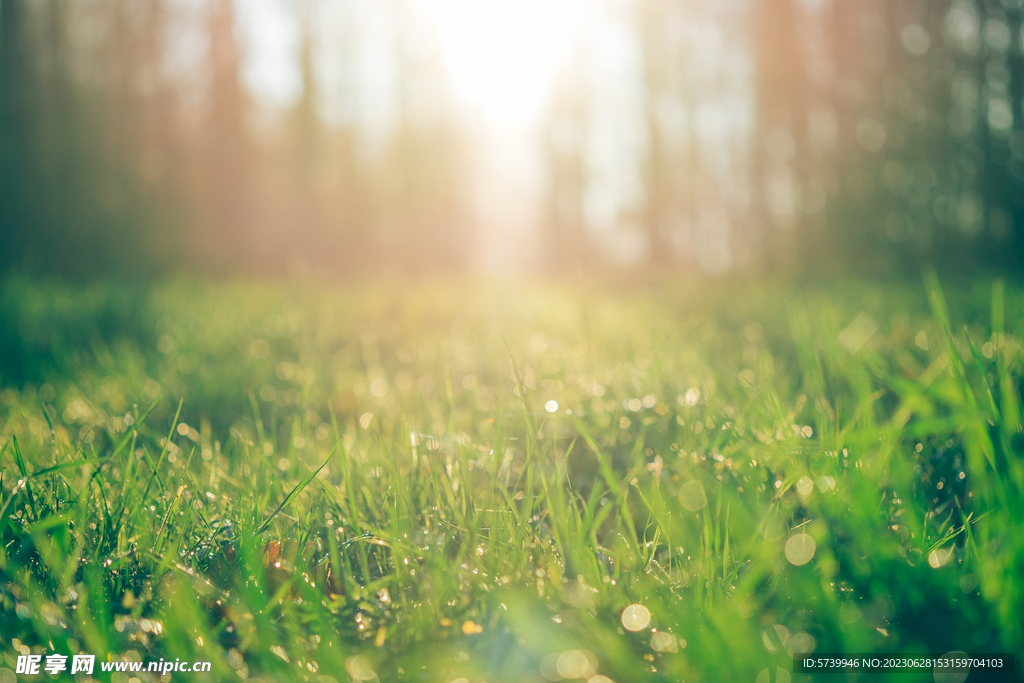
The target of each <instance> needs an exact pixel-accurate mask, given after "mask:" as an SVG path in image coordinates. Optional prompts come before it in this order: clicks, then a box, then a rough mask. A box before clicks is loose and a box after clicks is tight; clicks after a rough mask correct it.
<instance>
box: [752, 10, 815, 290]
mask: <svg viewBox="0 0 1024 683" xmlns="http://www.w3.org/2000/svg"><path fill="white" fill-rule="evenodd" d="M756 36H757V37H756V42H755V50H756V60H757V86H756V87H757V100H756V101H757V122H756V128H755V135H754V140H753V149H752V150H751V151H752V154H753V158H754V165H753V175H754V178H753V188H754V196H753V201H754V203H755V215H757V216H758V222H759V224H760V225H761V226H762V227H761V233H762V239H761V240H760V243H761V249H760V251H761V253H762V257H763V259H764V262H765V266H766V267H767V268H768V270H779V269H786V268H791V267H793V266H794V265H796V264H797V263H798V253H797V247H798V244H799V239H800V237H799V231H800V228H801V216H800V206H799V197H800V190H801V184H802V183H801V181H802V171H803V170H804V168H805V159H804V157H805V151H804V149H803V148H804V141H805V139H806V132H805V126H806V122H807V115H808V90H809V82H808V76H807V68H806V64H805V62H804V56H803V54H802V52H801V49H800V40H799V36H798V34H797V22H796V10H795V8H794V6H793V2H792V0H763V2H761V3H760V13H759V15H758V30H757V33H756Z"/></svg>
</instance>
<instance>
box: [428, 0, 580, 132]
mask: <svg viewBox="0 0 1024 683" xmlns="http://www.w3.org/2000/svg"><path fill="white" fill-rule="evenodd" d="M426 9H427V11H429V12H431V13H432V14H433V15H434V16H435V18H436V21H437V26H438V31H439V34H440V38H441V52H442V59H443V60H444V64H445V67H446V69H447V71H448V77H449V79H450V84H451V87H452V91H453V93H454V95H455V97H456V98H458V99H459V100H460V101H461V102H463V103H464V104H465V105H467V106H468V107H469V108H470V110H471V111H472V112H473V113H474V114H477V115H481V116H482V117H484V118H485V119H487V120H488V121H489V122H490V123H493V124H497V125H500V126H511V127H516V126H520V125H524V124H528V123H529V122H531V120H533V119H535V118H537V117H539V116H540V114H541V113H542V109H543V106H544V104H545V99H546V97H547V95H548V90H549V88H550V87H551V83H552V80H553V79H554V76H555V74H556V72H557V71H558V69H559V67H561V66H562V64H563V62H564V61H565V59H566V57H567V55H568V53H569V51H570V49H571V47H572V43H573V40H574V37H575V32H576V28H577V26H578V25H579V23H580V21H581V19H582V15H583V2H582V0H519V1H518V2H510V1H509V0H441V1H440V2H431V3H426Z"/></svg>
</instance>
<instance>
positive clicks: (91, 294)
mask: <svg viewBox="0 0 1024 683" xmlns="http://www.w3.org/2000/svg"><path fill="white" fill-rule="evenodd" d="M947 289H948V291H947V294H948V300H947V298H946V297H944V296H943V294H942V291H941V289H940V287H939V283H938V282H937V280H935V279H934V278H931V277H929V278H926V283H925V285H921V284H914V283H911V284H899V283H893V284H889V285H886V286H881V285H877V284H867V283H857V282H846V283H836V284H832V285H830V286H827V287H818V288H814V287H804V288H797V287H795V286H792V285H783V284H775V285H769V286H754V285H752V284H751V285H744V284H735V283H733V284H720V285H715V286H712V285H708V284H704V285H699V286H698V285H692V284H686V283H663V284H662V286H661V287H659V288H657V289H644V288H631V289H630V288H626V289H621V288H620V289H618V290H616V289H615V288H613V287H611V286H594V285H591V286H586V287H585V286H577V287H573V286H570V285H564V284H559V285H555V284H550V285H541V284H534V285H517V286H502V285H498V284H486V283H475V284H473V285H472V286H466V284H465V283H461V284H460V283H449V284H431V285H422V286H416V287H408V286H406V287H401V286H397V285H396V286H385V285H377V286H374V287H356V286H349V287H346V288H342V287H335V286H330V287H327V286H316V285H313V284H309V285H305V286H298V285H296V286H291V287H288V286H283V285H282V286H275V285H254V284H246V285H242V284H236V285H231V284H221V285H202V286H201V285H197V284H189V283H177V284H168V285H164V286H160V287H156V288H153V289H150V290H146V291H137V292H136V293H132V292H130V291H128V290H126V289H122V288H117V287H113V286H100V285H95V286H91V287H83V288H67V287H62V286H58V285H53V284H45V283H38V282H30V281H24V280H9V281H8V282H7V283H6V284H5V285H4V286H3V288H2V290H0V320H2V321H3V323H4V324H3V330H2V331H0V352H2V353H0V383H2V395H0V397H2V402H0V452H2V454H0V458H2V460H0V467H2V481H0V489H2V493H0V495H2V498H0V539H2V544H0V610H2V614H0V635H2V648H0V681H4V682H5V683H6V682H7V681H11V680H14V679H12V678H11V676H13V675H14V674H13V670H14V664H15V662H14V660H15V656H16V655H17V654H18V653H19V652H25V653H27V652H29V651H31V652H34V653H43V654H48V653H50V652H57V653H63V654H72V653H75V652H79V651H81V652H85V653H93V654H97V655H98V658H99V659H106V658H107V657H108V656H109V657H110V658H112V659H121V658H126V659H134V660H139V659H142V660H155V659H160V658H164V659H175V658H181V659H184V660H208V661H210V662H212V672H211V673H209V674H173V675H172V676H173V677H174V678H191V679H195V680H225V681H229V680H250V681H258V680H259V681H290V680H301V681H322V682H323V683H331V682H335V681H348V680H355V681H370V680H375V679H379V680H381V681H401V680H408V681H441V682H452V681H456V680H458V679H466V680H467V681H470V682H477V681H544V680H558V679H559V678H563V677H564V678H566V679H580V680H587V679H589V680H590V681H591V682H592V683H607V682H606V680H605V679H603V678H600V676H605V677H607V678H608V679H611V680H612V681H616V682H617V683H626V682H627V681H661V680H673V681H678V680H686V681H697V680H705V681H750V682H753V681H755V680H756V681H758V682H759V683H760V682H761V681H776V680H778V681H785V680H790V679H789V678H787V675H788V674H787V672H788V671H791V670H792V653H794V652H796V653H799V652H806V651H814V652H818V653H826V652H848V653H854V652H867V651H884V652H892V653H901V652H902V653H917V652H928V653H932V654H942V653H945V652H949V651H954V650H959V651H967V652H986V651H1005V652H1014V653H1017V654H1018V655H1019V654H1021V652H1022V651H1024V650H1022V647H1021V646H1022V642H1024V633H1022V620H1021V618H1020V615H1021V614H1024V596H1022V593H1021V591H1022V587H1024V530H1022V528H1021V526H1020V524H1019V520H1020V519H1021V518H1022V513H1024V505H1022V501H1024V496H1022V494H1024V461H1022V459H1021V452H1022V446H1024V437H1022V434H1021V412H1020V392H1019V387H1018V384H1019V381H1020V377H1021V375H1022V374H1024V346H1022V342H1021V340H1022V339H1024V316H1022V315H1021V314H1020V312H1021V311H1022V310H1024V307H1022V304H1024V290H1021V289H1020V288H1018V287H1017V286H1015V285H1013V286H1006V287H1004V286H1003V285H1002V284H1001V283H999V282H994V283H993V282H992V281H981V280H976V281H969V282H966V283H961V284H960V285H958V286H956V287H947ZM633 629H636V630H633ZM1018 666H1019V664H1018ZM780 669H781V670H782V671H781V672H780ZM108 675H109V676H111V678H110V679H109V680H113V681H118V682H119V683H120V682H126V681H128V676H127V675H126V674H121V673H115V674H97V676H96V677H97V678H99V679H102V680H107V679H106V676H108ZM594 676H598V678H597V679H596V680H595V679H594ZM792 677H793V678H794V679H796V680H801V679H804V680H806V677H802V676H801V675H799V674H793V676H792ZM79 678H80V679H82V677H81V676H79ZM138 678H140V679H142V680H157V678H158V677H157V676H154V675H152V674H142V675H140V676H139V677H138ZM820 678H822V679H824V680H839V679H838V678H835V677H834V676H833V677H829V676H822V677H820ZM896 678H897V679H898V680H901V681H913V680H928V681H931V680H939V679H938V677H933V676H932V674H931V673H928V674H926V675H925V674H921V675H917V677H916V678H915V675H909V674H904V675H900V676H898V677H896ZM878 679H879V677H878V676H874V677H872V678H871V680H878ZM19 680H20V679H19ZM82 680H84V679H82ZM164 680H169V679H167V678H165V679H164ZM864 680H867V679H866V678H865V679H864ZM958 680H959V679H958ZM972 680H981V678H972Z"/></svg>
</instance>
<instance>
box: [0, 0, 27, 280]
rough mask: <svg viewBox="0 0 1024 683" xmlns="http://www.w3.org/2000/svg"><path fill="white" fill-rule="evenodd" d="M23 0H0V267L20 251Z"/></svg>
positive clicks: (15, 261) (16, 260)
mask: <svg viewBox="0 0 1024 683" xmlns="http://www.w3.org/2000/svg"><path fill="white" fill-rule="evenodd" d="M24 13H25V7H24V2H23V0H0V244H3V248H2V249H0V272H3V271H6V270H9V269H11V268H14V267H17V266H18V265H19V264H20V260H21V258H22V256H23V255H24V253H25V250H26V249H27V247H28V245H27V244H26V238H27V237H28V235H27V233H26V225H27V224H29V223H30V222H31V220H32V219H31V216H30V213H29V205H28V202H26V198H27V197H28V188H29V187H30V186H31V180H30V174H31V172H32V168H31V165H30V164H29V156H30V151H29V150H28V149H27V147H28V144H29V143H28V139H29V136H30V135H31V133H30V130H29V119H30V112H29V111H28V102H29V101H30V95H29V89H30V84H31V83H32V76H31V73H30V72H31V69H30V64H31V60H30V56H29V54H28V44H27V42H28V38H27V36H26V28H25V23H26V20H25V16H24Z"/></svg>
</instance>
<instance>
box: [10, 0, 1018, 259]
mask: <svg viewBox="0 0 1024 683" xmlns="http://www.w3.org/2000/svg"><path fill="white" fill-rule="evenodd" d="M565 1H567V0H565ZM268 3H269V5H268ZM258 4H262V5H264V6H268V7H269V6H270V5H273V7H272V8H271V9H272V10H273V12H272V13H271V14H269V15H267V16H269V17H270V19H267V18H266V17H264V18H263V19H260V18H259V17H258V16H257V15H256V14H255V12H256V10H254V9H252V8H254V7H256V6H257V5H258ZM441 4H443V2H442V0H438V2H435V3H431V2H429V1H428V0H423V1H419V2H417V1H415V0H388V1H387V2H369V1H368V0H304V1H303V0H295V1H291V0H267V2H262V3H255V2H253V3H249V2H232V0H207V1H202V0H74V1H72V0H0V271H8V272H10V271H15V272H30V273H43V274H48V275H56V276H59V277H65V278H70V279H77V278H82V277H91V276H96V275H108V274H117V275H121V276H126V277H150V276H158V275H161V274H166V273H177V272H182V271H186V272H198V273H204V274H213V275H231V274H239V273H245V274H251V273H255V274H270V275H273V274H281V273H287V272H292V271H294V269H296V268H300V269H303V270H305V271H312V272H323V273H329V274H337V275H341V276H348V275H364V274H368V273H371V272H373V273H380V272H401V273H405V272H432V271H445V272H448V271H456V272H457V271H479V270H481V268H486V267H490V266H493V265H495V264H497V265H498V266H504V267H515V268H526V269H531V270H534V271H542V270H545V269H547V270H550V271H554V272H566V271H579V270H585V269H590V268H601V267H604V266H608V265H616V266H621V265H627V266H635V265H643V266H649V265H650V266H657V267H661V268H666V269H668V268H674V269H681V270H687V271H689V270H702V271H707V272H730V271H731V272H746V271H750V272H755V273H778V272H786V273H790V272H798V273H799V272H812V273H813V272H819V273H836V272H854V273H867V274H899V273H901V272H906V273H907V274H909V275H912V276H914V277H916V276H917V274H918V273H919V266H920V265H923V264H934V265H936V266H938V267H939V268H940V269H946V270H965V269H998V270H1006V271H1014V270H1019V269H1020V268H1021V267H1022V265H1024V264H1022V262H1021V260H1020V258H1019V256H1018V254H1019V253H1020V247H1021V246H1022V243H1024V191H1022V190H1024V68H1022V67H1024V26H1022V0H954V1H952V2H947V1H942V0H928V1H924V0H899V1H891V0H884V1H883V0H727V1H723V2H716V3H707V2H698V1H697V0H617V1H615V0H602V1H599V2H590V3H576V4H575V5H574V7H575V8H576V9H575V10H574V12H575V13H574V14H572V13H570V14H571V16H570V20H565V21H563V23H564V24H565V25H566V26H568V27H569V28H567V29H566V30H564V31H563V33H562V34H559V37H556V38H554V39H552V38H550V36H548V37H547V38H545V40H547V41H548V43H551V41H552V40H554V42H556V43H558V44H559V45H560V46H561V47H560V48H559V49H558V50H551V51H549V53H550V57H551V60H555V58H556V57H557V65H554V66H553V63H552V64H547V65H546V66H544V68H545V69H547V70H546V71H544V70H543V69H538V68H537V67H536V64H535V62H536V60H535V59H534V61H533V62H531V61H530V60H531V59H533V58H535V57H536V56H537V54H536V53H535V49H539V48H537V47H536V46H535V45H534V44H533V40H534V39H535V38H536V39H537V40H540V38H537V36H538V35H539V36H541V37H543V35H542V34H539V33H531V31H533V32H537V31H543V30H545V23H546V14H545V13H546V12H550V13H554V12H556V10H555V9H552V8H555V7H556V6H557V5H558V4H559V3H557V2H551V3H546V4H545V3H541V4H539V5H538V6H537V8H535V11H534V14H533V15H532V18H531V17H528V18H527V20H526V21H527V24H528V25H527V26H526V28H525V29H524V28H523V27H522V26H520V27H519V29H515V26H513V25H512V24H508V25H507V26H504V25H503V22H502V19H501V16H500V15H499V16H497V18H496V20H495V21H496V23H497V26H496V27H495V26H492V28H491V30H493V31H497V33H495V34H494V35H495V36H499V37H500V33H501V31H502V30H504V28H507V29H508V30H509V31H512V30H514V29H515V30H519V31H520V32H519V33H518V34H516V36H514V40H513V44H512V47H511V48H508V49H506V47H507V45H505V44H503V45H505V47H502V48H501V49H505V59H506V63H507V64H510V66H509V68H508V69H507V70H506V71H505V72H501V73H493V74H491V75H490V82H489V83H488V82H487V78H488V75H487V74H486V73H485V74H484V75H483V77H482V78H483V79H484V81H483V82H484V83H485V84H487V85H489V87H490V88H492V95H493V96H491V103H492V105H493V106H492V109H491V110H490V111H491V113H492V114H495V116H492V119H493V120H489V119H488V117H487V113H486V111H484V113H481V110H480V109H479V108H476V109H475V108H474V107H472V106H468V105H466V104H465V98H464V97H463V95H465V93H463V95H460V93H459V89H458V84H457V79H454V78H453V77H452V74H451V71H452V68H453V65H454V68H455V69H458V68H466V67H467V66H472V62H473V60H474V57H473V54H474V53H473V45H474V44H473V43H472V42H471V41H470V42H466V39H465V35H464V34H458V35H463V42H464V45H463V47H465V48H466V49H465V50H464V54H463V57H462V64H461V66H460V64H458V63H456V62H453V61H452V59H451V58H450V54H451V53H452V50H451V45H447V44H446V40H448V41H450V40H451V37H450V34H451V31H450V30H449V29H450V27H451V26H453V25H456V24H458V22H459V21H460V18H459V14H458V12H459V11H460V10H459V5H458V3H456V4H455V5H452V4H451V3H448V5H449V9H448V14H447V15H443V14H442V13H440V12H439V11H438V10H437V9H436V6H440V5H441ZM479 4H480V5H481V6H486V5H487V3H479ZM528 4H529V3H524V6H525V5H528ZM570 4H571V3H570ZM467 7H468V6H467ZM545 7H547V8H548V9H544V8H545ZM453 8H454V9H453ZM467 11H468V10H467ZM452 12H454V14H452ZM274 13H276V14H274ZM563 14H564V12H563ZM445 16H447V17H448V19H445V18H444V17H445ZM552 16H553V14H552ZM274 17H277V19H274ZM452 17H454V18H452ZM471 18H472V17H470V16H469V15H468V14H467V17H466V21H467V22H469V21H470V20H471ZM492 19H495V18H494V17H492ZM261 21H262V22H263V24H266V25H269V26H270V30H269V34H268V35H277V34H276V33H275V31H277V32H278V33H280V34H281V35H283V36H284V37H283V38H281V40H283V41H284V45H285V47H284V48H282V49H280V50H278V53H277V54H279V55H280V56H279V57H273V56H272V55H271V56H268V54H267V49H266V44H268V43H267V39H266V36H265V35H263V34H261V32H260V31H261V30H263V31H264V33H265V34H266V33H267V32H266V30H264V29H260V28H259V26H260V25H261V24H260V22H261ZM445 21H448V26H449V29H446V28H445V26H446V24H445V23H444V22H445ZM453 21H454V22H455V24H452V22H453ZM560 21H561V20H560ZM275 22H276V24H275ZM494 23H495V22H493V21H492V24H494ZM254 26H255V27H256V28H253V27H254ZM275 26H276V27H275ZM467 26H469V24H467ZM460 30H470V31H472V30H475V29H473V28H472V26H470V27H469V29H460ZM446 31H448V34H446ZM446 35H447V36H448V37H447V38H446ZM261 36H263V37H261ZM478 37H479V36H478ZM481 40H482V41H483V42H484V43H487V42H493V41H490V38H488V36H487V35H484V36H482V37H481ZM516 40H517V41H519V42H518V43H515V41H516ZM467 46H468V47H467ZM485 47H486V45H485V46H484V47H482V48H480V50H481V65H482V67H484V68H486V66H487V64H488V62H487V61H486V59H485V57H484V56H483V52H482V50H484V48H485ZM549 53H544V54H542V55H541V57H543V58H547V56H548V55H549ZM446 55H448V56H447V57H446ZM467 55H468V56H467ZM508 60H511V61H510V62H509V61H508ZM517 60H521V62H522V65H523V66H522V69H523V70H522V71H517V70H516V65H517V64H518V63H519V62H518V61H517ZM529 64H534V66H532V67H531V66H529ZM530 69H534V71H530ZM275 73H280V74H283V75H282V76H280V77H279V79H278V80H280V81H281V82H283V83H284V84H285V85H284V86H281V87H279V88H277V90H276V91H275V90H274V88H273V87H271V86H270V85H268V84H271V83H272V81H273V80H274V74H275ZM516 74H518V75H520V76H522V77H523V78H524V79H526V81H527V85H529V86H530V87H536V86H537V83H532V82H531V81H537V82H540V81H542V80H544V79H548V80H547V81H545V83H546V86H545V87H546V90H545V97H544V99H543V103H542V105H540V106H538V107H537V108H536V111H534V112H533V113H530V112H527V114H523V115H521V116H518V118H516V117H514V116H513V117H512V119H513V120H512V121H511V123H510V122H509V121H505V120H503V119H502V117H501V114H502V112H503V111H506V110H508V109H509V108H510V107H513V108H514V106H515V105H516V101H517V98H518V99H522V98H525V97H526V95H523V96H522V97H520V94H519V91H517V90H516V87H522V86H521V84H520V85H518V86H517V85H516V83H517V82H518V81H516V78H515V76H516ZM479 83H480V81H478V85H477V90H478V91H480V86H479ZM268 92H269V93H270V94H269V95H268V94H267V93H268ZM524 92H525V91H524ZM531 92H532V91H531ZM495 93H496V94H495ZM502 95H504V96H505V97H506V99H505V100H502V99H501V97H502ZM460 97H463V99H460ZM484 100H486V97H484V98H483V99H481V100H480V101H481V102H483V101H484ZM485 105H486V102H485ZM485 109H486V107H485ZM488 121H490V122H489V123H488ZM524 188H525V189H524ZM492 222H496V223H501V224H502V225H503V227H502V228H501V230H503V231H504V232H501V233H500V234H499V233H497V232H495V228H493V226H490V223H492ZM505 252H508V253H505ZM509 253H513V254H514V255H515V256H514V258H512V257H509V256H508V254H509ZM488 254H490V255H491V256H488ZM495 254H497V256H495ZM503 254H504V257H505V261H506V262H503V261H502V260H501V257H502V255H503ZM481 264H483V265H481Z"/></svg>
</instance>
